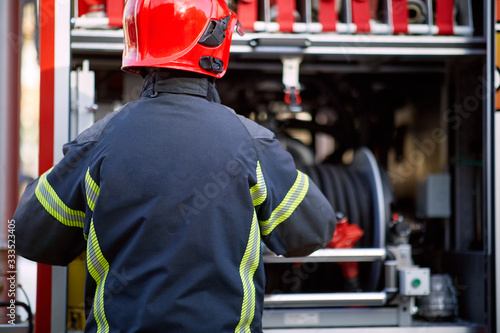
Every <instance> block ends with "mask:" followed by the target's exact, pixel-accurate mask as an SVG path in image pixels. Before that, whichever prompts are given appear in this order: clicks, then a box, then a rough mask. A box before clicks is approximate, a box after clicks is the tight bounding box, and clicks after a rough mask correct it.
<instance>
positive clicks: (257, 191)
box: [250, 161, 267, 206]
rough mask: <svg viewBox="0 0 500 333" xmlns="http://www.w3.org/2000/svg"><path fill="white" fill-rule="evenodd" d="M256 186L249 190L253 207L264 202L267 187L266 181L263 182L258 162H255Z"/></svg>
mask: <svg viewBox="0 0 500 333" xmlns="http://www.w3.org/2000/svg"><path fill="white" fill-rule="evenodd" d="M256 172H257V184H255V185H254V186H252V187H251V188H250V194H251V195H252V200H253V205H254V206H258V205H260V204H261V203H263V202H264V201H265V200H266V197H267V187H266V181H265V180H264V175H263V174H262V169H261V167H260V162H259V161H257V170H256Z"/></svg>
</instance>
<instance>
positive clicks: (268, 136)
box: [225, 106, 276, 140]
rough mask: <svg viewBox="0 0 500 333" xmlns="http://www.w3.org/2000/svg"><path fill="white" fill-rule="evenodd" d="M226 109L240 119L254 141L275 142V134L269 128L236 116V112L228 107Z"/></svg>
mask: <svg viewBox="0 0 500 333" xmlns="http://www.w3.org/2000/svg"><path fill="white" fill-rule="evenodd" d="M225 108H226V109H227V110H228V111H230V112H231V113H233V114H235V115H236V117H237V118H238V119H239V121H240V122H241V124H242V125H243V126H244V127H245V128H246V130H247V132H248V133H249V134H250V136H251V138H252V139H265V140H273V139H275V138H276V137H275V135H274V133H273V132H271V131H270V130H268V129H267V128H265V127H263V126H261V125H259V124H257V123H256V122H255V121H253V120H250V119H248V118H246V117H244V116H241V115H239V114H236V112H235V111H234V110H233V109H231V108H229V107H227V106H226V107H225Z"/></svg>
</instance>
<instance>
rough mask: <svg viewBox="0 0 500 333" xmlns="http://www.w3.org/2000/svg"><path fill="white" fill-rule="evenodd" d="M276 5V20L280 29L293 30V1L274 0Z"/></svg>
mask: <svg viewBox="0 0 500 333" xmlns="http://www.w3.org/2000/svg"><path fill="white" fill-rule="evenodd" d="M276 5H277V6H278V18H277V19H276V21H277V22H278V24H279V25H280V31H281V32H293V24H294V23H295V17H294V15H293V13H294V12H295V1H290V0H276Z"/></svg>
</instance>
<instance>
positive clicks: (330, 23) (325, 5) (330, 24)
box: [319, 0, 337, 31]
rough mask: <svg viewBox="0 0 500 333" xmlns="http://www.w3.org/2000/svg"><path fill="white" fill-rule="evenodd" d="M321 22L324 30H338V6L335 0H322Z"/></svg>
mask: <svg viewBox="0 0 500 333" xmlns="http://www.w3.org/2000/svg"><path fill="white" fill-rule="evenodd" d="M319 23H321V25H323V31H335V30H337V8H336V6H335V0H320V3H319Z"/></svg>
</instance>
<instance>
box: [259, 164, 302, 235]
mask: <svg viewBox="0 0 500 333" xmlns="http://www.w3.org/2000/svg"><path fill="white" fill-rule="evenodd" d="M308 189H309V178H308V177H307V176H306V175H304V174H303V173H302V172H300V171H299V170H297V178H296V179H295V183H294V184H293V186H292V188H291V189H290V191H288V193H287V194H286V196H285V199H283V201H282V202H281V203H280V204H279V205H278V207H276V209H275V210H274V211H273V212H272V213H271V217H270V218H269V220H267V221H261V222H260V228H261V232H262V235H263V236H266V235H269V234H270V233H271V232H272V231H273V230H274V228H276V227H277V226H278V225H279V224H280V223H281V222H283V221H285V220H286V219H287V218H288V217H289V216H290V215H292V213H293V212H294V211H295V208H297V206H298V205H299V204H300V203H301V202H302V200H303V199H304V197H305V195H306V193H307V190H308Z"/></svg>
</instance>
